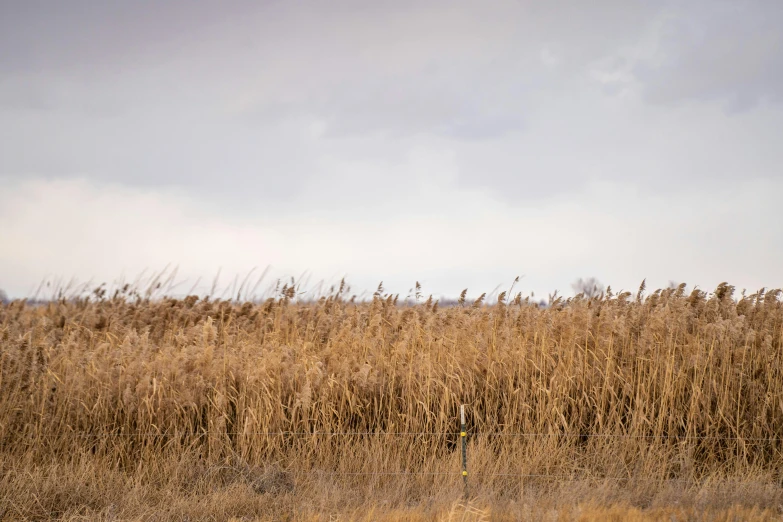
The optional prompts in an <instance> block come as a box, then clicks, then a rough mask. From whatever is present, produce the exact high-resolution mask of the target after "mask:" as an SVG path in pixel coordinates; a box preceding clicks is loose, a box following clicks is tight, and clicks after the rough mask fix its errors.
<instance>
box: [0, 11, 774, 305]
mask: <svg viewBox="0 0 783 522" xmlns="http://www.w3.org/2000/svg"><path fill="white" fill-rule="evenodd" d="M780 27H783V2H779V1H777V0H769V1H763V0H757V1H753V0H748V1H739V0H732V1H728V2H724V1H719V0H702V1H696V0H694V1H689V2H670V3H667V2H663V1H660V2H656V1H652V0H650V1H628V0H605V1H601V2H592V3H590V5H588V3H585V2H581V1H575V0H574V1H566V0H561V1H559V0H555V1H551V2H534V1H519V0H516V1H488V2H477V1H469V2H460V1H453V0H449V1H442V2H440V1H434V2H410V1H407V0H395V1H387V0H382V1H373V2H359V1H336V2H319V1H312V0H311V1H302V2H282V1H273V0H269V1H264V2H259V1H251V0H233V1H221V2H218V1H206V0H200V1H196V0H167V1H152V0H139V1H135V2H128V1H125V0H107V1H105V2H95V1H93V0H70V1H68V2H61V1H55V0H50V1H42V0H0V288H3V289H5V291H6V292H8V293H9V294H10V295H12V296H22V295H29V294H30V293H31V292H33V291H34V290H35V288H36V287H37V286H38V284H39V283H40V282H41V281H43V280H46V279H47V278H48V279H52V278H64V279H66V280H67V279H69V278H72V277H73V278H76V279H77V280H80V281H87V280H93V281H96V282H100V281H107V282H111V281H115V280H117V279H118V278H119V277H125V278H126V279H133V278H134V277H136V276H138V275H139V274H142V273H144V272H143V271H144V270H145V269H146V270H148V272H147V273H149V271H156V270H161V269H162V268H163V267H165V266H166V265H167V264H171V265H172V266H178V267H179V272H178V278H179V279H181V280H187V281H189V282H194V283H195V282H196V281H197V280H198V278H199V277H202V278H203V279H202V280H204V281H209V283H204V285H202V286H203V287H204V288H205V289H208V287H209V286H211V281H212V278H213V277H214V276H215V275H216V274H217V272H218V270H219V269H221V268H222V270H221V272H220V273H221V280H220V281H221V282H220V284H221V285H228V284H229V283H230V282H231V280H232V279H233V278H234V277H235V276H239V277H240V278H241V277H243V276H244V275H246V274H247V273H248V272H249V271H250V270H251V269H253V267H259V270H260V269H263V268H264V267H267V266H271V267H272V270H271V273H270V276H269V277H270V278H274V277H278V276H284V275H287V276H290V275H294V276H297V277H298V276H299V275H300V274H302V273H304V272H307V273H308V274H309V275H310V278H311V281H313V282H315V281H319V280H325V281H327V282H328V281H334V280H339V278H340V277H341V276H343V275H345V276H347V279H348V280H349V281H350V282H351V283H353V287H354V289H355V290H357V291H358V290H362V289H374V288H375V287H376V286H377V284H378V282H379V281H381V280H383V281H384V286H385V287H386V288H387V289H389V290H392V291H397V292H401V293H406V292H407V290H408V288H410V287H411V286H413V283H414V282H415V281H417V280H418V281H421V282H422V284H423V286H424V292H425V293H434V294H435V295H455V294H456V293H458V292H459V291H460V290H461V289H463V288H465V287H468V288H469V289H470V293H471V294H474V295H475V294H478V293H481V292H483V291H487V292H489V291H491V290H493V289H494V288H495V287H496V286H497V285H498V284H503V285H505V286H507V285H508V284H510V283H511V281H512V280H513V279H514V277H516V276H518V275H524V277H523V278H522V280H521V281H520V285H519V286H518V288H519V289H520V290H522V291H523V292H525V293H529V292H535V293H536V295H539V296H540V295H546V294H547V293H549V292H551V291H552V290H555V289H559V290H560V291H561V292H565V293H567V294H568V293H571V288H570V285H571V283H572V282H573V281H574V280H575V279H577V278H579V277H589V276H594V277H597V278H598V279H599V280H601V281H602V282H604V283H607V284H611V285H612V286H613V288H615V289H619V288H626V289H632V288H636V287H638V285H639V283H640V281H641V280H642V279H643V278H647V280H648V284H650V285H652V286H655V287H659V286H666V285H667V284H669V282H670V281H676V282H687V283H689V285H691V286H692V285H699V286H701V287H703V288H706V289H712V288H714V287H715V285H717V283H719V282H721V281H724V280H725V281H728V282H730V283H732V284H735V285H736V286H737V287H738V288H748V289H753V290H755V289H758V288H760V287H763V286H767V287H779V286H783V270H782V269H781V266H783V263H782V262H781V258H783V205H782V204H781V195H782V194H783V174H782V173H781V168H782V166H783V147H781V146H780V144H783V33H781V31H780ZM776 143H777V144H778V146H776V145H775V144H776ZM256 273H257V272H256ZM186 286H187V285H186ZM180 288H183V287H180Z"/></svg>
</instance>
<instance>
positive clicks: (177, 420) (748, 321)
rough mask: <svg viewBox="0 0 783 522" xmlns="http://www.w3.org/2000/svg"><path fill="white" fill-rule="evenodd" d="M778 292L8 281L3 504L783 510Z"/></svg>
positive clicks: (323, 513)
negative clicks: (358, 296) (348, 293)
mask: <svg viewBox="0 0 783 522" xmlns="http://www.w3.org/2000/svg"><path fill="white" fill-rule="evenodd" d="M780 294H781V292H780V291H766V292H757V293H755V294H753V295H743V296H735V295H734V289H733V287H731V286H729V285H727V284H722V285H720V286H719V287H718V288H717V289H716V290H715V291H714V292H710V293H705V292H702V291H699V290H694V291H693V292H690V293H685V292H684V286H680V287H678V288H670V289H665V290H658V291H655V292H652V293H650V294H649V295H646V296H645V295H644V294H643V289H640V291H639V292H638V294H636V295H633V294H630V293H628V292H624V293H621V294H619V295H614V294H612V293H611V291H608V292H607V293H606V294H604V295H603V296H601V297H597V298H590V299H588V298H585V297H584V296H577V297H576V298H573V299H570V300H567V301H563V300H558V301H556V302H554V303H552V305H551V306H549V307H546V308H539V307H538V306H537V305H535V304H531V303H529V302H528V301H526V300H524V299H522V298H521V296H517V298H516V299H511V300H509V301H506V299H505V294H501V296H500V299H499V301H498V302H497V303H495V304H492V305H491V306H487V305H485V304H483V303H481V302H480V301H477V302H475V303H471V302H465V301H464V299H461V300H460V302H459V303H458V304H457V305H456V306H450V307H439V306H438V304H437V303H434V302H433V301H432V300H428V301H427V302H422V303H420V304H416V305H413V306H410V305H402V304H400V303H398V302H397V300H396V299H395V297H393V296H387V295H376V296H375V298H374V299H373V300H372V302H367V303H356V302H353V301H351V300H347V299H344V298H342V297H341V294H340V293H336V294H334V295H332V296H330V297H327V298H323V299H321V300H319V301H317V302H310V303H299V302H296V300H295V299H293V297H294V295H293V292H290V291H288V292H285V295H281V296H280V297H279V298H276V299H269V300H267V301H266V302H263V303H257V304H253V303H233V302H227V301H212V300H209V299H198V298H196V297H188V298H186V299H182V300H175V299H161V300H156V301H150V300H146V299H141V298H138V297H128V296H126V295H115V297H114V298H111V299H109V298H105V297H104V296H103V295H102V294H97V295H95V296H93V297H92V298H91V299H80V300H70V301H65V300H62V301H59V302H51V303H48V304H44V305H38V306H32V305H29V304H26V303H24V302H20V301H17V302H13V303H10V304H7V305H3V306H2V308H0V343H1V344H0V347H1V350H0V389H1V390H2V394H1V395H0V459H1V460H0V466H1V469H2V479H0V498H2V499H4V503H3V504H2V505H0V516H5V517H7V518H11V519H15V518H29V519H46V518H53V517H54V518H56V517H62V518H69V517H71V518H74V517H78V516H82V517H86V518H103V519H113V520H116V519H137V518H143V519H155V517H160V518H158V519H161V520H162V519H169V518H178V517H181V518H184V517H191V519H194V518H195V519H198V518H207V517H214V519H220V520H222V519H229V518H230V517H232V516H234V517H240V516H244V517H247V518H252V517H259V518H262V519H264V518H269V519H278V518H284V517H290V519H297V520H298V519H303V520H304V519H313V520H318V519H322V520H329V516H330V514H336V513H340V514H341V516H343V518H342V519H351V518H352V517H353V518H356V519H367V520H373V519H381V518H384V517H386V518H387V519H394V518H410V519H416V518H417V517H418V519H422V520H425V519H426V520H430V519H448V518H449V517H454V519H455V520H456V519H462V517H467V518H465V519H489V518H498V519H500V518H504V517H508V518H509V519H525V518H545V517H554V519H555V520H558V519H562V520H570V519H572V518H573V519H579V517H582V518H581V519H583V520H591V519H596V520H597V519H602V517H609V518H611V516H615V515H611V513H616V514H617V517H619V518H615V519H617V520H621V519H624V518H628V519H632V518H633V517H637V519H639V520H641V519H644V517H648V518H651V519H665V520H669V519H670V518H669V517H670V516H679V515H677V513H681V514H683V515H682V516H684V517H686V518H688V517H691V518H694V519H698V517H699V516H705V517H706V516H710V517H712V518H711V519H713V520H721V519H726V520H728V519H729V518H721V517H730V516H738V517H740V518H747V519H750V518H754V517H755V518H757V519H759V520H771V519H775V517H778V516H779V515H780V513H781V506H782V505H783V493H782V490H781V472H783V303H781V300H780ZM460 404H465V405H466V409H467V414H468V418H467V425H468V433H469V437H468V441H469V442H468V446H469V447H468V458H469V463H468V467H469V470H470V475H469V490H468V498H467V499H464V498H463V495H464V491H463V487H462V476H461V468H460V451H459V433H458V432H459V425H458V408H459V405H460ZM596 510H598V511H596ZM612 510H615V511H612ZM672 510H674V511H672ZM678 510H679V511H678ZM732 510H733V511H732ZM368 513H369V514H370V515H368ZM590 513H594V514H595V513H598V514H595V515H594V516H595V518H590V517H591V516H593V515H590ZM635 513H636V514H635ZM656 513H658V515H656ZM688 513H690V514H688ZM732 513H734V515H732ZM363 517H364V518H363ZM558 517H560V518H558ZM342 519H341V520H342Z"/></svg>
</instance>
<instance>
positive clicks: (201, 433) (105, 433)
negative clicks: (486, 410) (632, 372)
mask: <svg viewBox="0 0 783 522" xmlns="http://www.w3.org/2000/svg"><path fill="white" fill-rule="evenodd" d="M67 433H68V434H69V435H83V436H87V437H119V436H125V437H152V436H176V437H183V436H191V437H205V436H230V437H239V436H257V437H307V436H323V437H371V436H372V437H375V436H383V437H398V436H440V437H459V436H460V435H461V433H462V432H459V431H453V432H452V431H399V432H388V431H225V430H194V431H188V430H182V431H176V430H175V431H172V430H169V431H149V430H145V431H140V430H125V429H122V428H117V429H116V430H115V431H113V430H102V431H90V430H70V431H68V432H67ZM468 435H470V436H471V437H479V436H482V437H483V436H486V437H523V438H558V437H559V438H578V439H591V438H600V439H639V440H677V441H688V440H711V441H740V442H770V443H778V442H783V437H742V436H721V435H641V434H623V433H535V432H507V431H468Z"/></svg>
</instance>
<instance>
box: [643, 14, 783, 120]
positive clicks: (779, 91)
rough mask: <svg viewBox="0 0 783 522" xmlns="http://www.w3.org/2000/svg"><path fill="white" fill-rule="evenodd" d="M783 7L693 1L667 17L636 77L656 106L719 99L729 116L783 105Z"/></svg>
mask: <svg viewBox="0 0 783 522" xmlns="http://www.w3.org/2000/svg"><path fill="white" fill-rule="evenodd" d="M782 26H783V4H781V3H780V2H774V1H767V0H754V1H746V2H734V1H730V2H725V1H721V2H714V1H711V2H691V3H686V4H682V7H681V8H678V9H676V10H673V12H672V13H671V15H670V16H669V17H667V20H666V22H665V23H664V24H663V26H662V28H661V31H660V48H659V50H658V53H657V55H656V56H655V58H654V59H653V60H651V62H652V63H649V62H648V63H641V64H639V65H638V66H637V67H636V69H635V71H634V72H635V74H636V77H637V78H638V80H639V81H641V82H642V83H643V84H644V93H645V96H646V97H647V99H648V100H650V101H651V102H654V103H664V104H666V103H678V102H684V101H688V100H703V101H710V100H717V101H720V102H721V103H723V104H724V107H725V109H726V110H727V111H728V112H729V113H735V112H741V111H745V110H748V109H751V108H753V107H754V106H755V105H756V104H757V103H759V102H762V101H767V102H776V103H777V102H780V101H782V100H783V34H781V31H780V28H781V27H782Z"/></svg>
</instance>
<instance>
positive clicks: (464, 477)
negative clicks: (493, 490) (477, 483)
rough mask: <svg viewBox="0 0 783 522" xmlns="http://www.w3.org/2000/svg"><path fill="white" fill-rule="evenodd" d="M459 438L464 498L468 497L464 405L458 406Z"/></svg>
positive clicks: (466, 433) (466, 438) (466, 435)
mask: <svg viewBox="0 0 783 522" xmlns="http://www.w3.org/2000/svg"><path fill="white" fill-rule="evenodd" d="M459 420H460V431H459V434H460V438H461V439H462V480H463V482H464V483H465V498H466V499H467V498H468V430H467V427H466V426H465V405H464V404H462V405H460V407H459Z"/></svg>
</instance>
